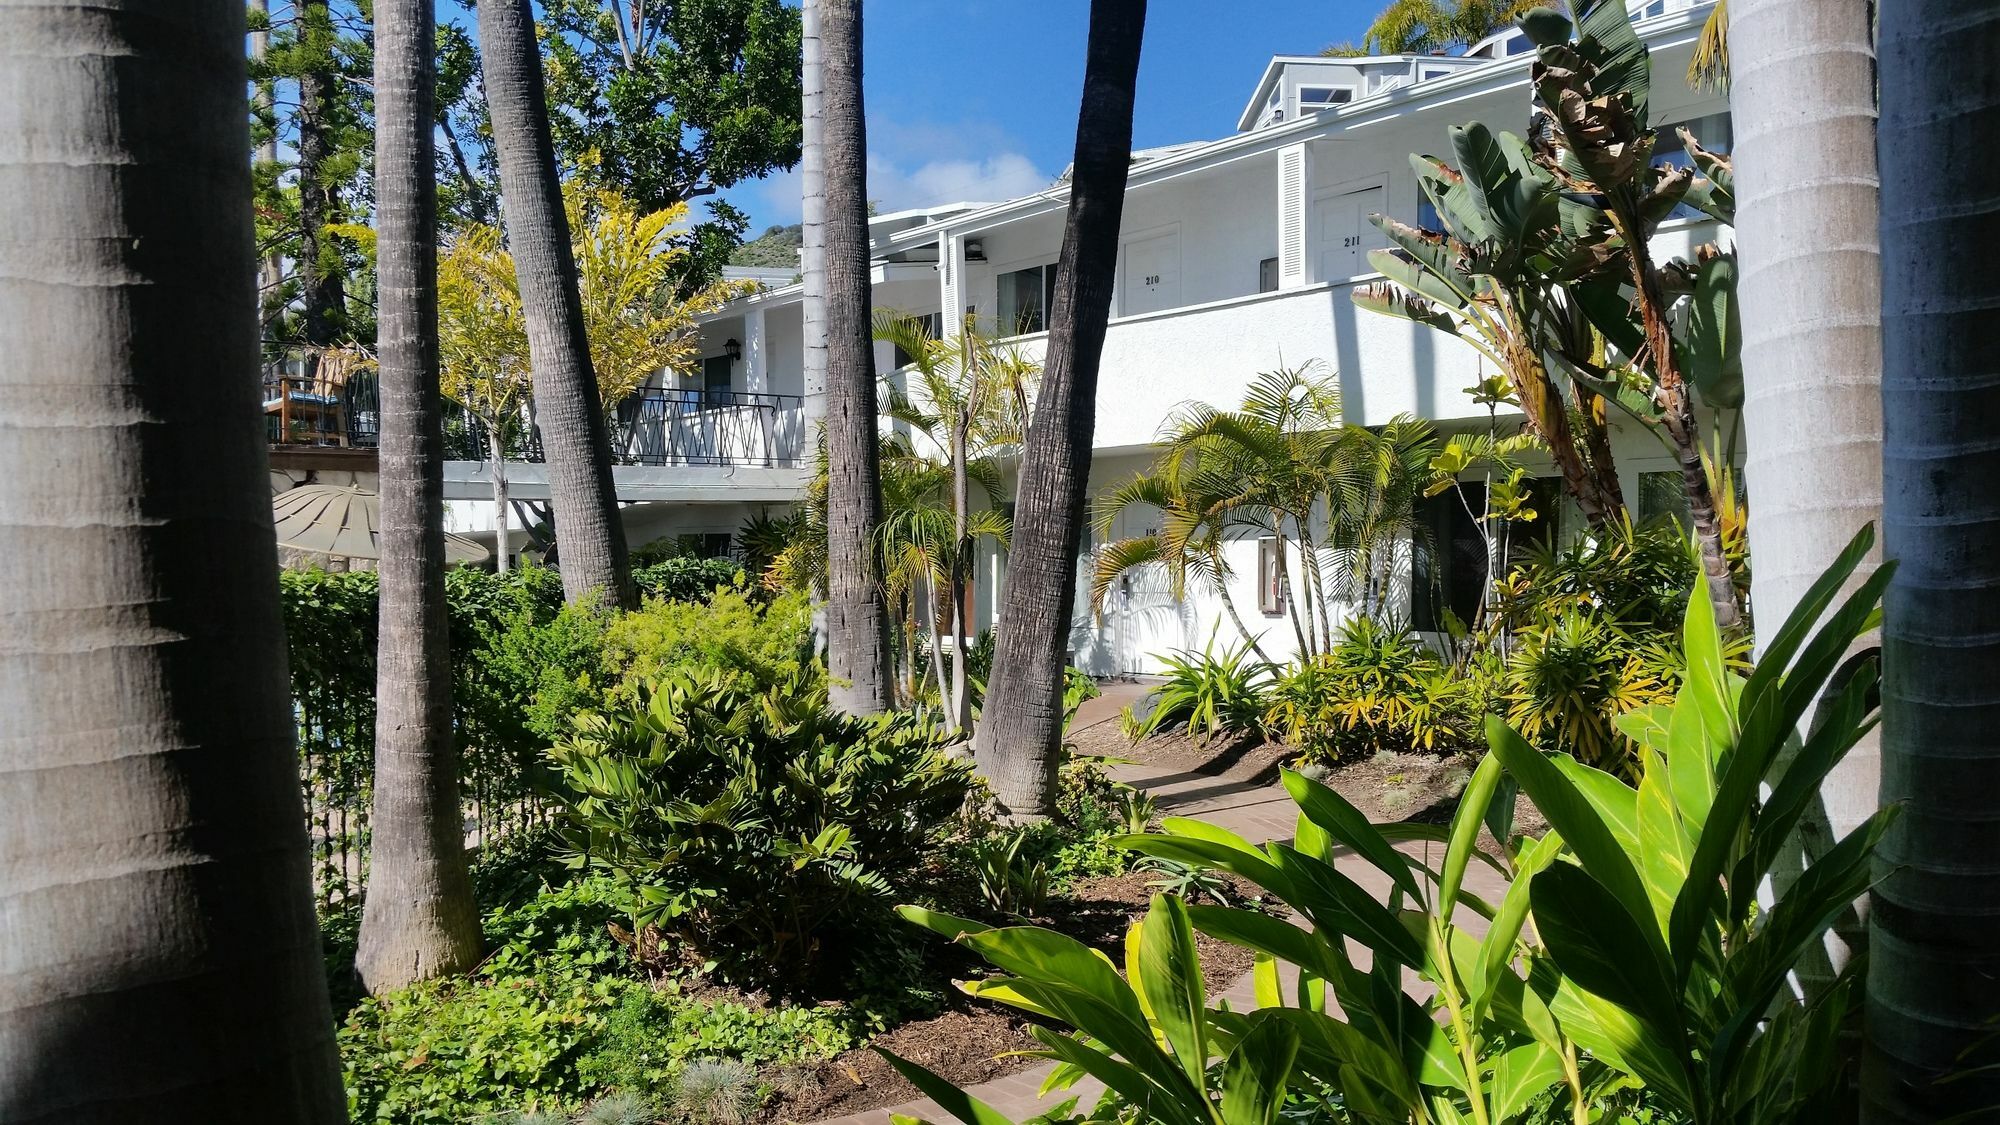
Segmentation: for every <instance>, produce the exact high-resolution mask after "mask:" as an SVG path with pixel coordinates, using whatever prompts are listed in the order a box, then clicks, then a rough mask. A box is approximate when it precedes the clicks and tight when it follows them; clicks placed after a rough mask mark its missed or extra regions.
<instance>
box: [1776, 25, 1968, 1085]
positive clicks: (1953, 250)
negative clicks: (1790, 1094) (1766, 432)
mask: <svg viewBox="0 0 2000 1125" xmlns="http://www.w3.org/2000/svg"><path fill="white" fill-rule="evenodd" d="M1739 18H1741V17H1740V16H1739ZM1879 18H1880V21H1881V22H1880V28H1881V32H1880V35H1881V38H1880V41H1879V42H1880V46H1879V52H1880V76H1881V98H1882V101H1881V106H1882V110H1881V112H1882V118H1881V127H1880V129H1879V131H1878V133H1877V138H1878V142H1879V145H1880V149H1879V155H1880V160H1881V177H1882V228H1881V229H1882V360H1883V364H1882V425H1883V446H1882V520H1883V530H1884V536H1885V542H1884V544H1883V553H1884V554H1885V555H1886V556H1887V557H1889V558H1892V559H1895V560H1896V563H1897V569H1896V577H1895V579H1894V581H1892V582H1891V583H1890V585H1889V589H1888V593H1887V595H1886V597H1885V599H1884V618H1883V620H1884V624H1883V628H1882V655H1883V674H1884V681H1883V685H1882V801H1883V803H1884V804H1888V803H1890V802H1895V803H1898V804H1901V805H1902V806H1903V813H1902V816H1901V817H1900V818H1899V819H1898V820H1897V822H1896V825H1895V827H1894V828H1893V829H1892V830H1891V831H1890V833H1889V835H1888V837H1887V839H1886V840H1885V841H1884V842H1883V845H1882V849H1881V853H1880V855H1879V856H1878V860H1879V863H1880V866H1879V868H1878V870H1879V871H1881V872H1882V874H1883V879H1882V881H1881V882H1879V883H1877V884H1876V885H1875V892H1874V893H1875V898H1874V903H1873V905H1872V908H1871V911H1870V916H1869V935H1868V1014H1867V1021H1866V1023H1867V1030H1866V1034H1867V1041H1868V1050H1867V1054H1866V1055H1865V1056H1864V1058H1863V1063H1862V1075H1861V1082H1862V1114H1863V1120H1865V1121H1942V1120H1945V1119H1947V1118H1956V1117H1959V1116H1960V1115H1963V1117H1964V1119H1966V1120H1973V1119H1976V1118H1977V1117H1979V1116H1981V1115H1985V1114H1988V1113H1990V1111H1991V1108H1992V1107H1993V1106H1995V1105H2000V1066H1996V1063H2000V1040H1996V1039H1995V1037H1994V1034H1993V1032H1994V1028H1993V1016H1994V1014H1995V1013H1996V1012H2000V941H1995V940H1994V923H1995V920H1996V918H2000V800H1996V797H1995V795H1996V794H2000V629H1996V627H1995V622H2000V507H1996V505H1995V499H1994V498H1995V493H1994V490H1993V482H1994V480H1995V479H1996V477H1997V476H2000V424H1996V419H2000V399H1997V398H1996V392H1995V389H1994V388H1995V384H1994V374H1995V372H2000V336H1996V335H1995V334H1994V332H1993V322H1994V318H1995V316H1996V314H2000V265H1996V263H1995V261H1994V259H1993V257H1992V255H1990V254H1988V253H1984V252H1981V251H1979V250H1978V249H1977V248H1978V247H1986V246H1992V245H1994V243H1995V242H1996V240H2000V194H1996V193H1995V191H1994V190H1993V183H1994V182H1995V179H1996V176H2000V87H1996V86H1995V84H1994V83H1993V82H1992V81H1991V80H1990V75H1987V74H1985V73H1983V72H1982V73H1980V74H1979V75H1978V76H1976V77H1975V76H1974V75H1972V74H1971V73H1969V72H1968V69H1967V63H1966V60H1968V59H1986V60H1991V59H1993V58H1996V57H2000V8H1996V7H1994V6H1993V5H1992V4H1990V3H1987V2H1986V0H1911V2H1909V3H1899V4H1886V5H1883V6H1882V8H1881V13H1880V17H1879ZM1946 1073H1956V1074H1958V1075H1960V1076H1961V1077H1960V1078H1959V1079H1958V1080H1957V1081H1952V1082H1947V1083H1937V1082H1936V1079H1937V1078H1938V1077H1940V1076H1941V1075H1944V1074H1946Z"/></svg>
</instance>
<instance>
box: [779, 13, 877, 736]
mask: <svg viewBox="0 0 2000 1125" xmlns="http://www.w3.org/2000/svg"><path fill="white" fill-rule="evenodd" d="M804 20H805V24H804V51H805V87H804V90H805V95H804V113H805V116H804V130H805V146H804V150H803V151H804V157H803V162H802V164H801V167H800V176H801V179H802V180H803V181H804V183H803V186H804V192H805V194H804V196H803V198H802V200H801V203H802V204H803V208H804V220H805V231H804V235H805V244H804V250H805V260H804V266H805V271H804V272H805V317H806V329H805V336H806V354H805V363H806V370H805V382H806V392H807V393H808V394H812V393H815V392H818V393H821V394H823V395H824V401H825V404H826V452H827V464H828V471H829V475H828V478H827V498H826V515H827V521H826V522H827V598H826V632H827V638H826V639H827V672H828V674H829V676H830V677H831V679H832V688H831V689H830V692H829V697H830V699H831V700H832V702H833V705H834V706H835V707H837V708H839V709H840V710H842V711H845V712H847V713H849V714H855V715H867V714H872V713H874V712H876V711H881V710H885V709H886V708H887V707H888V706H889V702H890V700H889V687H890V674H889V666H890V663H891V657H892V654H891V652H890V649H889V614H888V606H887V604H886V602H885V599H884V597H883V591H882V581H881V575H880V574H879V573H878V569H879V568H878V564H877V560H876V558H875V556H874V545H875V541H876V531H875V529H876V527H877V526H878V525H880V524H881V522H882V489H881V483H880V476H881V449H880V447H879V439H878V435H877V434H876V405H877V404H876V395H875V343H874V338H873V333H872V331H871V324H870V320H869V311H868V296H869V280H868V275H869V267H870V260H869V253H868V182H867V180H868V133H867V126H866V123H865V121H864V119H863V113H862V101H861V0H806V4H805V11H804Z"/></svg>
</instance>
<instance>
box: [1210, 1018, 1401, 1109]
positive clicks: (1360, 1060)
mask: <svg viewBox="0 0 2000 1125" xmlns="http://www.w3.org/2000/svg"><path fill="white" fill-rule="evenodd" d="M1254 1018H1255V1019H1257V1020H1259V1021H1269V1022H1274V1023H1279V1024H1283V1025H1284V1026H1286V1027H1288V1028H1289V1029H1290V1030H1291V1031H1292V1033H1293V1034H1294V1035H1295V1036H1296V1037H1297V1042H1298V1058H1297V1064H1296V1065H1297V1066H1298V1068H1299V1069H1300V1070H1303V1071H1306V1072H1307V1073H1310V1074H1314V1075H1317V1076H1319V1077H1320V1078H1321V1079H1322V1080H1323V1081H1326V1082H1327V1083H1328V1084H1329V1085H1333V1086H1335V1087H1336V1088H1340V1087H1351V1086H1352V1085H1353V1084H1354V1082H1355V1081H1356V1080H1359V1081H1360V1082H1364V1083H1366V1084H1367V1086H1368V1087H1369V1088H1371V1089H1372V1090H1374V1091H1375V1092H1376V1093H1378V1094H1379V1095H1380V1099H1378V1100H1380V1101H1386V1102H1388V1103H1390V1104H1393V1105H1394V1106H1396V1107H1398V1108H1399V1109H1401V1110H1402V1111H1403V1113H1404V1115H1405V1116H1406V1117H1407V1114H1408V1107H1409V1106H1412V1105H1415V1104H1416V1103H1417V1101H1418V1099H1419V1098H1421V1097H1422V1094H1421V1093H1420V1092H1419V1091H1418V1089H1417V1083H1416V1079H1415V1078H1413V1077H1412V1076H1411V1074H1410V1071H1409V1070H1408V1068H1406V1067H1405V1066H1404V1064H1403V1060H1402V1059H1401V1058H1400V1057H1399V1056H1398V1055H1397V1054H1396V1053H1395V1052H1392V1051H1391V1050H1389V1049H1388V1048H1387V1047H1385V1046H1384V1045H1382V1044H1381V1043H1378V1042H1376V1041H1375V1040H1373V1039H1370V1038H1369V1037H1368V1036H1366V1035H1364V1034H1362V1033H1361V1032H1360V1031H1358V1030H1357V1029H1355V1028H1354V1027H1352V1026H1350V1025H1348V1024H1345V1023H1342V1022H1341V1021H1339V1020H1337V1019H1331V1018H1329V1017H1326V1016H1323V1015H1320V1014H1318V1013H1316V1012H1308V1011H1301V1010H1299V1009H1297V1008H1274V1009H1271V1010H1269V1011H1264V1012H1258V1013H1256V1015H1255V1017H1254ZM1231 1125H1234V1122H1233V1121H1232V1122H1231Z"/></svg>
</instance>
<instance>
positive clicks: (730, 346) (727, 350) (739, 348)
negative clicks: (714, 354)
mask: <svg viewBox="0 0 2000 1125" xmlns="http://www.w3.org/2000/svg"><path fill="white" fill-rule="evenodd" d="M722 354H723V355H726V356H728V357H729V358H730V360H731V361H732V362H733V361H735V360H739V359H742V358H743V344H742V343H741V342H740V341H738V340H737V339H736V338H735V337H734V336H732V337H730V338H729V339H728V340H727V341H725V342H724V343H723V345H722Z"/></svg>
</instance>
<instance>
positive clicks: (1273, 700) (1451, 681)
mask: <svg viewBox="0 0 2000 1125" xmlns="http://www.w3.org/2000/svg"><path fill="white" fill-rule="evenodd" d="M1487 694H1488V687H1487V682H1486V678H1485V677H1483V676H1480V675H1477V674H1474V670H1472V669H1468V668H1465V667H1454V666H1452V665H1450V664H1447V663H1446V662H1445V661H1444V660H1442V659H1440V658H1439V657H1438V656H1437V655H1436V654H1435V653H1433V652H1431V651H1430V650H1429V649H1427V648H1425V647H1424V644H1423V642H1422V641H1421V640H1420V639H1418V637H1417V635H1416V634H1414V633H1412V632H1410V631H1409V630H1407V629H1403V628H1401V627H1398V626H1394V625H1385V624H1382V623H1380V622H1377V621H1373V620H1371V619H1369V618H1366V617H1357V618H1354V619H1353V620H1351V621H1349V622H1347V623H1346V624H1345V625H1344V626H1342V628H1341V631H1340V635H1339V639H1338V640H1337V641H1336V642H1335V643H1334V645H1333V647H1332V648H1331V649H1330V650H1329V651H1328V652H1326V653H1324V654H1322V655H1320V656H1316V657H1312V658H1310V659H1307V660H1302V661H1300V662H1298V663H1297V664H1293V665H1290V666H1288V667H1285V668H1282V669H1280V670H1279V671H1278V672H1277V674H1276V676H1275V677H1274V679H1273V682H1272V684H1271V690H1270V704H1269V706H1268V707H1267V708H1266V710H1265V712H1264V724H1265V726H1266V727H1267V728H1268V729H1269V730H1270V731H1271V733H1272V734H1274V735H1275V736H1277V737H1278V738H1280V739H1282V740H1284V742H1285V744H1286V745H1288V746H1290V747H1292V748H1293V749H1295V750H1297V751H1298V752H1299V754H1300V756H1301V758H1303V759H1304V760H1307V761H1315V762H1329V763H1330V762H1344V761H1352V760H1355V759H1357V758H1365V757H1369V756H1371V755H1374V754H1376V753H1380V752H1383V751H1392V752H1398V753H1407V752H1422V753H1439V754H1449V753H1454V752H1458V751H1463V750H1467V749H1470V748H1472V747H1473V746H1475V745H1477V743H1478V741H1479V726H1480V718H1481V716H1482V714H1483V713H1484V711H1485V707H1486V698H1487Z"/></svg>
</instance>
